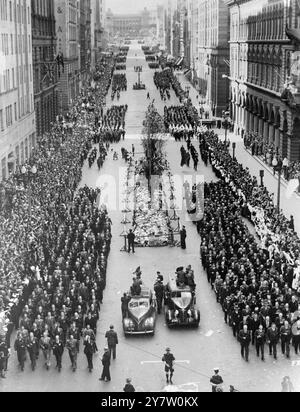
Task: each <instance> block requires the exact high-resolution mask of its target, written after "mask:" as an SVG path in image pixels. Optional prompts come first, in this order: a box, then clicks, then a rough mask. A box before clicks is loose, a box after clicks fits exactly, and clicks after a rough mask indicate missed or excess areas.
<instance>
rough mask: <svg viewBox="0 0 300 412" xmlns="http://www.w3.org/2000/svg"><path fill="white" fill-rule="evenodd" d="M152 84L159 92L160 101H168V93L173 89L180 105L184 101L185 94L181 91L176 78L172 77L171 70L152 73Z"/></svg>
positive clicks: (169, 96)
mask: <svg viewBox="0 0 300 412" xmlns="http://www.w3.org/2000/svg"><path fill="white" fill-rule="evenodd" d="M154 83H155V86H156V88H157V89H158V90H159V92H160V95H161V99H162V100H164V101H166V100H167V98H168V99H170V98H171V95H170V91H171V88H173V90H174V92H175V94H176V96H177V97H178V99H179V100H180V103H182V102H183V101H184V99H185V92H184V91H183V89H182V87H181V84H180V82H179V80H178V79H177V77H176V76H175V75H174V73H173V72H172V70H171V69H169V68H168V69H165V70H163V71H161V72H155V73H154Z"/></svg>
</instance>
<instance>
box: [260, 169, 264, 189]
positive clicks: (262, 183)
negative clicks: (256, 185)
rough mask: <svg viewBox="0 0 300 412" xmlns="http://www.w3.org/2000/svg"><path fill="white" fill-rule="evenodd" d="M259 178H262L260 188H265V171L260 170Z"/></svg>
mask: <svg viewBox="0 0 300 412" xmlns="http://www.w3.org/2000/svg"><path fill="white" fill-rule="evenodd" d="M259 176H260V187H264V177H265V171H264V170H260V171H259Z"/></svg>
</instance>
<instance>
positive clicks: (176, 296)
mask: <svg viewBox="0 0 300 412" xmlns="http://www.w3.org/2000/svg"><path fill="white" fill-rule="evenodd" d="M172 299H173V301H174V303H175V304H176V305H177V306H178V307H179V308H181V309H185V308H187V307H188V306H189V304H190V303H191V301H192V294H191V293H190V292H180V291H176V292H173V293H172Z"/></svg>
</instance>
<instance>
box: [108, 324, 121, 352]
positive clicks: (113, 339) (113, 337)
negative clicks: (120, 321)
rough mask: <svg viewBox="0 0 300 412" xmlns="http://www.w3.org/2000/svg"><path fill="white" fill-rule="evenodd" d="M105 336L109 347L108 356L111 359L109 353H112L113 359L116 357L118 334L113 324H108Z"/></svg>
mask: <svg viewBox="0 0 300 412" xmlns="http://www.w3.org/2000/svg"><path fill="white" fill-rule="evenodd" d="M105 338H106V339H107V345H108V349H109V356H110V359H111V355H113V359H116V353H117V351H116V349H117V344H118V343H119V342H118V335H117V332H115V331H114V327H113V325H111V326H110V330H109V331H108V332H106V334H105Z"/></svg>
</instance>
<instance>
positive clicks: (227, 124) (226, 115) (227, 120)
mask: <svg viewBox="0 0 300 412" xmlns="http://www.w3.org/2000/svg"><path fill="white" fill-rule="evenodd" d="M223 119H224V120H223V127H224V129H225V143H227V134H228V129H229V128H230V127H231V123H232V121H231V118H230V113H229V112H223Z"/></svg>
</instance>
